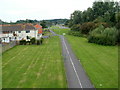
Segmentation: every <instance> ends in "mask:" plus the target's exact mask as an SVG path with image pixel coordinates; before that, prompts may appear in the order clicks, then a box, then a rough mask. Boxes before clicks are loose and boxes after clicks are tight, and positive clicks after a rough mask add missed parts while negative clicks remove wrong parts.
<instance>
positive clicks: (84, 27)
mask: <svg viewBox="0 0 120 90" xmlns="http://www.w3.org/2000/svg"><path fill="white" fill-rule="evenodd" d="M93 29H95V23H93V22H87V23H83V24H82V25H81V27H80V32H81V33H82V34H88V33H89V32H90V31H91V30H93Z"/></svg>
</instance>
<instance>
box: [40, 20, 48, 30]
mask: <svg viewBox="0 0 120 90" xmlns="http://www.w3.org/2000/svg"><path fill="white" fill-rule="evenodd" d="M40 25H41V26H42V28H47V26H46V22H45V21H44V20H43V21H41V23H40Z"/></svg>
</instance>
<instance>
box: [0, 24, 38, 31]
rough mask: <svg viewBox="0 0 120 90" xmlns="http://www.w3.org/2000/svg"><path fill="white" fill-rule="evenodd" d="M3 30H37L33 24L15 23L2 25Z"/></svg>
mask: <svg viewBox="0 0 120 90" xmlns="http://www.w3.org/2000/svg"><path fill="white" fill-rule="evenodd" d="M0 27H2V31H22V30H36V28H35V27H34V25H33V24H30V23H27V24H14V25H9V24H7V25H0Z"/></svg>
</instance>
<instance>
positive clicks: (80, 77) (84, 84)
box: [50, 30, 95, 90]
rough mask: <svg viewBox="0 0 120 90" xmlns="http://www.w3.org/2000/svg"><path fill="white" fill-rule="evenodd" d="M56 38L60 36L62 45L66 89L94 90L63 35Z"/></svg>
mask: <svg viewBox="0 0 120 90" xmlns="http://www.w3.org/2000/svg"><path fill="white" fill-rule="evenodd" d="M50 32H52V33H53V35H57V34H55V33H54V32H53V31H52V30H50ZM58 36H60V39H61V44H62V54H63V57H64V65H65V71H66V76H67V82H68V88H82V90H83V88H87V90H89V88H90V90H95V88H94V86H93V85H92V83H91V82H90V80H89V78H88V76H87V75H86V72H85V71H84V69H83V67H82V65H81V64H80V61H79V60H78V59H77V58H76V56H75V55H74V53H73V51H72V50H71V47H70V45H69V44H68V42H67V40H66V39H65V37H64V36H63V35H58Z"/></svg>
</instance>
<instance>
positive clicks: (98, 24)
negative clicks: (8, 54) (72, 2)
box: [95, 22, 111, 28]
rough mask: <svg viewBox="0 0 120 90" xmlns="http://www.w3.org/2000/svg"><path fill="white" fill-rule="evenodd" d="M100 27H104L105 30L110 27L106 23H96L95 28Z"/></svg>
mask: <svg viewBox="0 0 120 90" xmlns="http://www.w3.org/2000/svg"><path fill="white" fill-rule="evenodd" d="M100 25H102V26H104V27H105V28H108V27H111V26H110V25H109V24H108V23H106V22H98V23H96V24H95V28H97V27H99V26H100Z"/></svg>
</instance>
